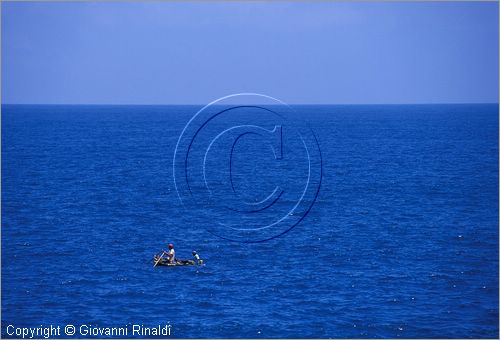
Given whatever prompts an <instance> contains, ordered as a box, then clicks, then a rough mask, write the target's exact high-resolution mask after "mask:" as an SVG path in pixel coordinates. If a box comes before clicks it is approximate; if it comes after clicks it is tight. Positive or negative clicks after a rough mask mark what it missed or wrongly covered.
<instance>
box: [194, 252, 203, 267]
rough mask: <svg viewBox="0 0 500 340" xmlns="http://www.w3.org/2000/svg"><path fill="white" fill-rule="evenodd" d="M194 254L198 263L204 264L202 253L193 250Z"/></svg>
mask: <svg viewBox="0 0 500 340" xmlns="http://www.w3.org/2000/svg"><path fill="white" fill-rule="evenodd" d="M192 254H193V256H194V259H195V261H196V264H203V260H202V259H201V258H200V255H199V254H198V253H197V252H196V251H195V250H193V252H192Z"/></svg>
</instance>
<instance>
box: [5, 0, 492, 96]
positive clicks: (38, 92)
mask: <svg viewBox="0 0 500 340" xmlns="http://www.w3.org/2000/svg"><path fill="white" fill-rule="evenodd" d="M1 6H2V24H1V26H2V34H1V38H2V42H1V46H2V51H1V57H2V63H1V64H2V66H1V67H2V103H18V104H207V103H209V102H211V101H212V100H214V99H217V98H220V97H223V96H226V95H229V94H233V93H241V92H256V93H262V94H265V95H269V96H272V97H275V98H278V99H280V100H282V101H284V102H286V103H289V104H403V103H476V102H479V103H481V102H494V103H497V102H498V90H499V89H498V74H499V73H498V72H499V69H498V3H496V2H489V3H486V2H482V3H471V2H453V3H443V2H421V3H415V2H412V3H398V2H381V3H367V2H345V3H342V2H310V3H306V2H275V3H269V2H253V1H252V2H231V3H230V2H212V3H204V2H192V3H189V2H187V3H186V2H184V3H181V2H123V3H117V2H104V3H95V2H75V3H60V2H50V3H42V2H29V3H19V2H16V3H13V2H11V3H8V2H7V3H6V2H2V3H1Z"/></svg>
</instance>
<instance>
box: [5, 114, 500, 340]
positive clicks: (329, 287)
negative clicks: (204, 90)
mask: <svg viewBox="0 0 500 340" xmlns="http://www.w3.org/2000/svg"><path fill="white" fill-rule="evenodd" d="M198 109H199V107H196V106H16V105H3V106H2V336H4V337H5V336H7V334H6V327H7V326H8V325H9V324H12V325H15V326H16V327H36V326H40V325H51V324H52V325H61V326H64V325H65V324H74V325H77V326H78V325H81V324H86V325H93V326H98V327H120V326H123V325H127V324H128V325H130V324H144V325H148V326H155V325H158V324H162V325H163V324H166V323H170V324H171V325H172V336H173V337H183V338H193V337H195V338H200V337H210V338H220V337H244V338H260V337H267V338H273V337H282V338H291V337H293V338H303V337H315V338H328V337H331V338H350V337H354V338H384V337H391V338H395V337H402V338H414V337H423V338H436V337H440V338H448V337H451V338H469V337H474V338H497V337H498V335H499V334H498V327H499V325H498V318H499V315H498V303H499V300H498V289H499V286H498V274H499V273H498V258H499V254H498V246H499V244H498V238H499V234H498V218H499V216H498V204H499V202H498V190H499V188H498V106H497V105H489V104H484V105H385V106H384V105H375V106H297V107H296V108H295V109H296V111H297V115H298V116H299V118H300V119H302V120H304V121H306V122H307V123H308V124H309V126H310V128H311V129H312V130H313V131H314V132H315V134H316V136H317V139H318V142H319V145H320V146H321V152H322V159H323V177H322V184H321V189H320V192H319V195H318V197H317V200H316V203H315V204H314V206H313V208H312V210H311V211H310V212H309V214H308V215H307V216H306V217H305V218H304V220H303V221H302V223H300V224H299V225H297V226H296V227H295V228H294V229H292V230H291V231H290V232H288V233H286V234H284V235H283V236H281V237H279V238H276V239H273V240H271V241H268V242H262V243H255V244H244V243H236V242H231V241H226V240H222V239H220V238H218V237H216V236H214V235H212V234H210V233H209V232H207V231H206V229H205V228H204V227H203V226H205V225H206V224H207V221H210V220H211V219H212V218H214V216H212V215H211V214H212V211H211V210H210V209H207V210H206V211H205V213H204V214H197V215H194V214H191V213H190V211H189V210H186V209H185V208H184V207H183V206H182V205H181V203H180V201H179V198H178V197H177V193H176V190H175V187H174V182H173V175H172V159H173V156H174V150H175V146H176V143H177V139H178V137H179V135H180V134H181V132H182V130H183V127H184V126H185V124H186V123H187V122H188V121H189V119H190V118H191V116H192V115H193V114H194V113H195V112H196V111H197V110H198ZM255 145H257V144H256V143H254V144H252V143H250V144H249V145H247V148H246V150H243V149H242V150H238V152H240V153H241V152H245V151H246V152H247V154H246V155H245V157H246V158H245V159H249V160H251V159H253V158H255V157H256V158H257V159H259V162H254V163H251V166H248V164H249V163H245V162H242V163H241V164H242V166H241V167H240V169H239V171H248V173H247V175H248V176H243V177H242V178H243V180H242V181H240V182H241V183H240V182H238V185H240V186H241V187H242V188H247V189H248V188H252V189H253V190H252V191H251V193H250V194H249V198H251V197H262V196H265V195H266V193H268V190H269V187H268V186H267V184H266V183H268V181H267V180H268V179H269V178H265V176H261V175H259V173H262V172H263V170H262V169H263V168H264V170H265V169H266V168H267V165H266V164H267V163H266V160H265V159H263V160H262V159H260V158H259V157H260V156H259V155H260V152H259V149H258V147H252V146H255ZM285 152H286V150H285ZM269 163H271V162H269ZM245 169H246V170H245ZM267 170H269V169H268V168H267ZM297 171H298V170H297ZM256 174H257V175H256ZM292 175H293V172H292ZM298 175H300V174H298ZM269 176H271V178H272V176H275V177H276V178H277V177H279V174H274V175H269ZM259 178H260V179H263V178H264V179H266V180H264V181H259ZM245 179H249V180H248V182H245V181H244V180H245ZM252 195H254V196H252ZM233 222H236V221H233ZM168 242H172V243H174V244H175V246H176V250H177V254H178V256H179V257H181V258H189V256H190V252H191V250H193V249H196V250H197V251H198V252H199V253H200V254H201V255H202V257H203V258H204V259H205V260H206V266H204V267H175V268H167V267H157V268H153V266H152V262H151V258H152V255H153V254H154V253H156V252H158V251H159V250H161V249H165V247H166V243H168Z"/></svg>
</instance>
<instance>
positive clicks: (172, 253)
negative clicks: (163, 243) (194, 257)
mask: <svg viewBox="0 0 500 340" xmlns="http://www.w3.org/2000/svg"><path fill="white" fill-rule="evenodd" d="M163 253H164V254H165V255H167V260H168V262H169V263H175V249H174V245H173V244H172V243H170V244H169V245H168V251H163Z"/></svg>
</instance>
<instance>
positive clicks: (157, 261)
mask: <svg viewBox="0 0 500 340" xmlns="http://www.w3.org/2000/svg"><path fill="white" fill-rule="evenodd" d="M163 255H165V252H163V254H161V256H160V257H159V258H158V260H156V262H155V265H154V266H153V267H156V265H157V264H158V263H160V261H161V258H162V257H163Z"/></svg>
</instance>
